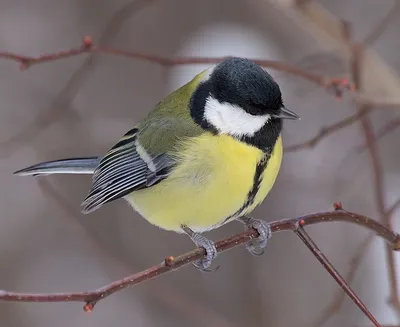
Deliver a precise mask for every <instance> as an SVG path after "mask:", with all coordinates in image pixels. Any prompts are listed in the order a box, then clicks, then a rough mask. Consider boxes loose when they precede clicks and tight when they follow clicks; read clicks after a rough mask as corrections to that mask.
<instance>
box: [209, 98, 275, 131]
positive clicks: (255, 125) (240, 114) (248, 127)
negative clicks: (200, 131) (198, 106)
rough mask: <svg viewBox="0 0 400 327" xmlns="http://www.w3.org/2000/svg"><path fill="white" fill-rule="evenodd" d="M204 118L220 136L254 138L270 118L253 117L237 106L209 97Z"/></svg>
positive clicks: (266, 116) (263, 116)
mask: <svg viewBox="0 0 400 327" xmlns="http://www.w3.org/2000/svg"><path fill="white" fill-rule="evenodd" d="M204 118H205V119H206V120H207V121H208V122H209V123H210V124H211V125H213V126H214V127H215V128H216V129H217V130H218V131H219V132H220V133H221V134H230V135H235V136H245V135H246V136H254V134H255V133H256V132H257V131H259V130H260V129H261V128H262V127H263V126H264V125H265V124H266V123H267V122H268V121H269V120H270V119H271V116H270V115H262V116H253V115H251V114H249V113H248V112H246V111H245V110H244V109H243V108H241V107H239V106H237V105H233V104H230V103H226V102H224V103H221V102H219V101H218V100H217V99H215V98H213V97H211V96H209V97H208V98H207V100H206V105H205V108H204Z"/></svg>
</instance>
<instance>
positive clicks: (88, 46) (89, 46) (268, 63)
mask: <svg viewBox="0 0 400 327" xmlns="http://www.w3.org/2000/svg"><path fill="white" fill-rule="evenodd" d="M85 53H95V54H108V55H117V56H122V57H127V58H130V59H137V60H143V61H147V62H151V63H153V64H158V65H161V66H167V67H170V66H177V65H193V64H210V65H211V64H217V63H219V62H221V61H223V60H224V59H226V58H227V57H179V58H167V57H162V56H158V55H152V54H147V53H143V52H138V51H128V50H120V49H114V48H110V47H107V46H102V45H95V44H94V43H93V40H92V38H91V37H90V36H85V37H84V38H83V42H82V45H81V46H79V47H77V48H71V49H68V50H64V51H58V52H54V53H50V54H43V55H40V56H38V57H30V56H24V55H19V54H15V53H11V52H0V58H4V59H9V60H13V61H17V62H19V63H20V68H21V69H22V70H25V69H28V68H29V67H31V66H33V65H36V64H40V63H46V62H51V61H55V60H60V59H65V58H70V57H75V56H77V55H81V54H85ZM251 60H253V61H254V62H256V63H257V64H259V65H260V66H263V67H268V68H271V69H275V70H279V71H282V72H285V73H289V74H292V75H295V76H298V77H301V78H304V79H306V80H308V81H310V82H313V83H315V84H317V85H319V86H322V87H324V88H333V89H335V90H336V89H337V91H336V92H337V93H339V94H341V93H342V92H343V91H344V90H347V89H351V88H352V86H351V85H349V84H347V80H346V79H337V78H329V77H326V76H321V75H318V74H314V73H312V72H309V71H306V70H304V69H301V68H299V67H297V66H294V65H290V64H288V63H283V62H280V61H275V60H267V59H258V58H253V59H251Z"/></svg>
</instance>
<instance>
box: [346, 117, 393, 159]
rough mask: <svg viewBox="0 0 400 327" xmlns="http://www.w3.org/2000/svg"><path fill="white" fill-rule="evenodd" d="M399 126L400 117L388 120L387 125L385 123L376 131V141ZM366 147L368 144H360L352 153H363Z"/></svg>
mask: <svg viewBox="0 0 400 327" xmlns="http://www.w3.org/2000/svg"><path fill="white" fill-rule="evenodd" d="M398 127H400V119H399V118H396V119H393V120H391V121H389V122H387V123H386V124H385V125H383V126H382V127H381V128H379V129H378V131H377V132H376V134H375V138H374V142H377V141H379V140H380V139H381V138H383V137H384V136H386V135H388V134H389V133H391V132H392V131H394V130H395V129H396V128H398ZM365 149H367V145H366V144H364V145H359V146H357V147H356V148H354V150H353V151H351V152H352V153H361V152H363V151H364V150H365Z"/></svg>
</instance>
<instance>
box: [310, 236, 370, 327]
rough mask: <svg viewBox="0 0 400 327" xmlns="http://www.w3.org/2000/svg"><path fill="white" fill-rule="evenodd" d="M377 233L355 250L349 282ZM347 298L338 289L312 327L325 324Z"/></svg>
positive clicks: (348, 275) (347, 276)
mask: <svg viewBox="0 0 400 327" xmlns="http://www.w3.org/2000/svg"><path fill="white" fill-rule="evenodd" d="M374 236H375V234H374V233H370V234H369V235H368V236H367V237H366V238H365V239H364V241H363V242H362V243H361V244H360V245H359V247H358V249H357V250H356V252H355V255H354V256H353V258H352V259H351V260H350V263H349V266H350V267H349V270H348V272H347V274H346V277H345V279H346V280H347V283H348V284H352V283H353V281H354V279H355V277H356V272H357V269H358V267H359V266H360V264H361V262H362V259H363V257H364V256H365V254H366V253H367V250H368V247H369V245H370V244H371V243H372V240H373V239H374ZM345 298H346V294H345V293H343V292H342V291H341V290H338V292H337V293H336V295H335V296H334V298H333V300H332V302H331V303H330V305H328V306H327V307H326V308H325V309H324V310H323V311H322V313H321V315H320V316H319V318H318V319H316V320H315V323H313V324H312V325H311V326H312V327H320V326H322V325H324V324H325V323H326V322H327V321H328V320H329V319H330V318H331V317H332V316H333V315H335V314H336V313H337V312H338V311H339V310H340V308H341V307H342V305H343V302H344V300H345Z"/></svg>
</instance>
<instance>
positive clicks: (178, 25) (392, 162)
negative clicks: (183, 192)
mask: <svg viewBox="0 0 400 327" xmlns="http://www.w3.org/2000/svg"><path fill="white" fill-rule="evenodd" d="M282 2H284V1H281V2H280V4H278V3H277V1H276V0H275V1H271V2H269V1H266V0H203V1H191V0H153V1H148V3H147V4H146V1H145V0H136V3H135V2H134V1H133V2H130V1H123V0H114V1H104V0H103V1H99V0H0V51H12V52H16V53H20V54H26V55H39V54H41V53H47V52H52V51H56V50H60V49H67V48H69V47H74V46H78V45H79V42H80V40H81V38H82V36H83V35H92V36H93V38H94V40H95V42H97V41H98V40H99V39H101V42H102V43H103V44H107V45H109V46H113V47H116V48H122V49H131V50H137V51H141V52H145V53H153V54H158V55H162V56H166V57H173V56H180V55H185V56H190V55H194V56H223V55H236V56H246V57H250V58H267V59H275V60H282V61H288V62H291V63H297V64H299V65H302V66H303V67H305V68H308V69H310V70H313V71H317V72H321V73H324V74H327V75H334V76H345V75H347V66H346V63H345V62H344V61H342V60H341V57H340V56H339V55H338V54H339V53H338V51H337V49H335V48H333V47H329V46H328V44H329V42H321V40H320V38H316V37H315V35H311V34H310V33H309V28H308V27H307V26H305V25H304V22H302V21H301V19H299V17H298V16H296V11H295V10H294V9H292V8H290V7H286V8H285V6H282ZM287 2H288V3H289V1H287ZM319 3H320V4H323V5H324V6H325V7H326V8H328V9H329V10H330V11H331V12H332V13H333V14H335V15H336V16H337V17H339V18H341V19H346V20H349V21H351V22H352V23H353V26H354V29H355V31H354V32H355V37H356V39H357V40H362V39H363V38H364V37H365V36H367V35H368V34H369V32H370V31H371V30H372V29H374V28H375V26H376V25H377V24H378V23H379V21H380V20H381V19H382V18H383V17H384V16H385V15H386V14H387V13H388V11H389V10H391V8H392V7H393V5H394V1H391V0H351V1H348V0H347V1H346V0H340V1H338V0H323V1H319ZM139 7H140V8H139ZM121 8H122V10H121ZM118 11H119V13H118ZM116 13H117V14H116ZM114 15H117V16H116V18H115V17H114ZM113 17H114V19H113ZM110 20H114V21H113V22H112V23H111V27H110ZM107 26H108V27H107ZM105 29H106V30H107V31H106V32H105V34H106V35H105V36H104V30H105ZM399 29H400V12H398V13H397V14H396V16H395V17H394V18H393V19H392V21H391V23H390V24H389V25H388V27H387V29H386V30H385V31H384V33H383V34H382V36H381V37H380V38H379V39H378V40H377V41H376V42H375V43H374V44H373V45H372V48H373V49H374V50H375V51H376V52H377V53H378V54H379V55H380V56H381V58H382V59H383V60H384V61H386V62H387V63H388V64H389V65H390V66H391V67H392V70H393V72H394V73H396V72H397V73H399V72H400V56H399V55H398V54H399V46H400V38H399V37H398V35H399V33H398V32H399ZM102 35H103V36H102ZM88 58H89V57H88V56H86V55H83V56H79V57H73V58H70V59H67V60H60V61H55V62H50V63H45V64H41V65H36V66H33V67H31V68H30V69H29V70H27V71H25V72H23V73H21V72H19V71H18V64H16V63H15V62H11V61H6V60H0V72H1V74H0V86H1V87H0V97H1V110H0V167H1V169H0V183H1V184H0V185H1V186H0V208H1V215H0V289H7V290H14V291H29V292H57V291H82V290H91V289H94V288H97V287H99V286H102V285H103V284H106V283H109V282H111V281H113V280H115V279H119V278H121V277H123V276H125V275H127V274H129V273H130V272H134V271H139V270H141V269H144V268H146V267H148V266H150V265H152V264H156V263H158V262H160V261H161V260H162V259H163V258H164V257H165V256H166V255H174V254H179V253H182V252H185V251H187V250H189V249H192V248H193V245H192V243H191V242H190V240H189V239H188V238H186V237H184V236H180V235H177V234H174V233H170V232H165V231H162V230H159V229H157V228H156V227H153V226H151V225H150V224H148V223H147V222H146V221H144V220H143V219H142V218H140V217H139V216H138V215H137V214H136V213H134V212H132V211H131V209H130V208H129V206H128V205H127V204H126V203H124V201H122V200H120V201H116V202H114V203H111V204H109V205H107V206H104V207H103V208H102V209H101V210H99V211H96V212H94V213H93V214H90V215H87V216H83V215H81V214H80V211H79V210H80V202H81V201H82V199H84V197H85V196H86V194H87V192H88V189H89V187H90V177H88V176H51V177H48V178H44V179H43V178H42V179H40V180H41V182H39V180H38V179H36V180H35V179H34V178H19V177H16V176H13V175H12V172H13V171H15V170H17V169H19V168H22V167H25V166H27V165H30V164H34V163H36V162H39V161H44V160H50V159H57V158H64V157H69V156H86V155H89V156H90V155H98V154H102V153H104V152H105V151H107V149H108V148H109V147H110V146H112V145H113V143H114V142H115V141H116V140H117V139H118V138H119V137H120V136H121V135H122V134H124V133H125V132H126V131H127V130H128V129H130V128H131V127H132V126H133V125H134V124H135V123H136V122H137V121H138V120H140V119H141V118H142V117H144V115H146V114H147V113H148V112H149V110H151V108H152V107H153V105H154V104H156V103H157V102H158V101H159V100H160V99H161V98H162V97H163V96H165V95H166V94H168V93H169V92H170V91H172V90H173V89H175V88H177V87H178V86H180V85H181V84H183V83H184V82H186V81H187V80H189V79H190V78H191V77H192V76H193V75H194V74H195V73H197V72H199V71H200V70H202V69H204V68H205V67H207V66H204V65H191V66H182V67H173V68H170V69H168V68H164V67H161V66H159V65H155V64H151V63H147V62H144V61H138V60H129V59H126V58H121V57H114V56H106V55H102V56H95V57H93V58H92V59H89V60H90V61H91V62H90V63H89V65H88V64H86V68H84V69H83V70H82V68H81V67H82V65H83V64H84V62H85V60H86V61H87V60H88ZM76 72H78V73H76ZM271 72H272V71H271ZM272 73H273V74H274V76H276V77H277V79H278V82H279V83H280V84H281V87H282V90H283V95H284V102H285V104H286V105H287V107H288V108H290V109H292V110H294V111H295V112H297V113H298V114H299V115H300V116H301V117H302V120H301V121H299V122H288V123H286V124H285V126H284V143H285V145H290V144H294V143H297V142H299V141H302V140H306V139H308V138H309V137H312V136H313V135H315V134H316V133H317V132H318V130H319V129H320V127H322V126H324V125H328V124H331V123H333V122H335V121H337V120H340V119H341V118H344V117H345V116H346V115H350V114H351V113H354V110H355V108H354V106H352V105H351V103H350V102H349V101H348V100H344V101H335V99H334V97H332V96H331V95H330V94H328V93H327V92H326V90H323V89H322V88H317V87H316V86H315V85H313V84H311V83H309V82H306V81H304V80H302V79H299V78H297V77H293V76H289V75H287V74H282V73H279V72H272ZM71 78H72V79H73V80H72V82H71ZM396 115H398V111H395V110H378V111H376V112H374V113H373V114H372V115H371V117H372V120H373V123H374V127H375V128H379V127H380V126H382V124H384V123H385V122H387V121H388V120H390V119H391V118H393V117H395V116H396ZM399 137H400V131H398V130H397V131H395V132H393V133H391V134H390V135H388V136H386V137H385V138H384V139H383V140H382V141H381V142H380V143H379V145H380V148H379V151H380V156H381V158H382V164H383V168H384V172H385V174H384V177H385V200H386V201H387V202H388V203H389V204H390V203H392V202H393V201H395V200H396V199H397V198H398V197H399V183H400V175H399V173H400V168H399V162H400V152H399V151H397V150H398V149H399V141H398V140H399ZM362 142H363V137H362V134H361V129H360V126H359V125H358V124H356V125H354V126H353V127H351V128H348V129H345V130H342V131H341V132H339V133H337V134H334V135H332V136H330V137H328V138H326V139H324V140H323V141H322V142H321V143H319V144H318V145H317V146H316V147H315V148H313V149H309V150H302V151H299V152H296V153H288V154H286V155H285V158H284V162H283V166H282V170H281V173H280V175H279V177H278V180H277V182H276V186H275V188H274V189H273V191H272V192H271V193H270V195H269V196H268V198H267V200H266V201H265V203H264V204H263V205H262V206H261V207H259V208H258V209H257V210H256V212H255V216H256V217H257V218H264V219H266V220H270V221H272V220H276V219H280V218H288V217H295V216H299V215H302V214H307V213H312V212H317V211H325V210H330V209H331V205H332V203H333V202H335V201H337V200H341V201H342V202H343V204H344V206H345V207H346V208H347V209H348V210H351V211H357V212H360V213H362V214H367V215H369V216H371V217H377V212H376V207H375V200H374V196H373V194H374V193H373V177H372V175H371V169H370V162H369V157H368V154H367V153H366V152H363V153H362V154H354V155H351V154H350V155H349V151H351V150H352V149H353V148H354V146H356V145H359V144H362ZM399 215H400V212H399V213H398V215H397V217H396V216H395V218H398V217H399ZM397 230H400V225H399V224H397ZM239 231H242V226H241V225H240V224H235V223H232V224H229V225H226V226H224V227H223V228H220V229H219V230H217V231H215V232H212V233H210V234H209V236H210V237H212V238H214V239H219V238H222V237H224V236H228V235H231V234H233V233H237V232H239ZM309 231H310V234H311V235H312V236H313V237H314V239H315V241H316V242H317V244H318V245H319V246H320V248H321V249H322V250H323V251H324V253H325V254H326V255H327V257H328V258H330V259H331V260H332V262H333V263H334V264H335V266H336V267H337V269H338V270H339V271H341V272H343V274H344V273H345V272H346V271H347V270H348V269H349V260H350V259H351V258H352V256H353V255H354V253H355V252H356V249H357V247H358V246H359V244H361V243H362V241H363V239H364V238H365V237H366V236H367V235H368V234H367V231H366V230H363V229H362V228H360V227H357V226H349V225H346V224H344V225H343V224H323V225H318V226H315V227H310V228H309ZM383 244H384V243H383V241H382V240H380V239H375V241H374V242H373V244H372V247H370V248H369V250H368V252H367V255H366V256H365V258H364V260H363V262H362V264H361V266H360V268H359V269H358V271H357V274H356V279H355V282H354V283H353V287H354V289H355V291H356V292H357V293H358V295H359V296H360V297H361V299H363V300H364V301H365V303H366V304H367V305H368V307H369V308H370V310H371V311H372V312H373V313H374V314H375V315H376V317H377V318H378V320H379V321H380V322H381V323H383V324H396V323H398V321H397V320H396V319H395V318H396V316H395V314H394V313H393V311H392V309H391V308H390V307H389V306H388V305H387V304H386V301H387V297H388V295H389V289H388V287H389V286H388V282H387V279H388V278H387V271H386V262H385V255H384V251H383V250H384V248H383ZM397 259H398V258H397ZM215 264H220V265H221V268H220V269H219V270H218V272H216V273H214V274H201V273H200V272H198V271H197V270H196V269H194V268H191V267H188V268H184V269H181V270H179V271H176V272H174V273H170V274H166V275H163V276H162V277H160V278H159V279H157V280H154V281H150V282H148V283H144V284H141V285H139V286H138V287H135V288H132V289H128V290H125V291H123V292H119V293H117V294H115V295H113V296H111V297H109V298H107V299H106V300H104V301H101V302H100V303H98V304H97V306H96V308H95V310H94V312H93V313H92V314H89V315H87V314H84V313H83V312H82V306H81V304H80V303H60V304H50V303H45V304H13V303H0V326H1V327H25V326H26V327H28V326H29V327H39V326H40V327H43V326H57V327H67V326H74V327H81V326H82V327H83V326H85V327H86V326H96V327H103V326H104V327H106V326H107V327H108V326H118V327H124V326H225V327H228V326H231V327H234V326H276V327H278V326H288V327H303V326H304V327H306V326H314V323H315V321H316V319H318V317H319V316H320V315H321V313H322V311H323V310H324V308H326V307H327V306H328V305H329V303H331V301H332V298H333V297H334V294H336V292H337V291H338V286H337V284H336V283H335V282H334V281H333V279H331V278H330V276H329V275H328V274H327V273H326V272H325V271H324V269H323V268H322V267H321V266H320V265H319V264H318V263H317V261H316V259H315V258H314V257H313V256H312V255H311V253H310V252H309V251H308V250H307V249H306V248H305V247H304V246H303V244H302V243H301V242H300V241H299V240H298V239H297V238H296V237H295V236H294V235H292V234H290V233H282V234H277V235H276V236H274V237H273V238H272V240H271V241H270V243H269V246H268V248H267V250H266V253H265V254H264V256H262V257H260V258H254V257H252V256H250V255H249V254H248V253H247V252H246V251H245V249H244V248H243V247H240V248H236V249H234V250H232V251H229V252H227V253H225V254H223V255H221V256H219V257H218V259H217V260H216V262H215ZM369 325H370V323H369V322H368V320H367V318H366V317H365V316H364V315H363V314H362V313H361V312H360V311H359V310H358V308H357V307H356V306H355V305H354V304H353V303H352V302H351V301H350V300H348V299H347V298H346V300H345V302H344V305H343V307H342V309H341V310H340V312H339V313H338V314H336V315H335V316H334V317H333V318H332V319H330V320H329V321H328V322H327V323H326V324H325V325H324V326H327V327H333V326H369Z"/></svg>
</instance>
